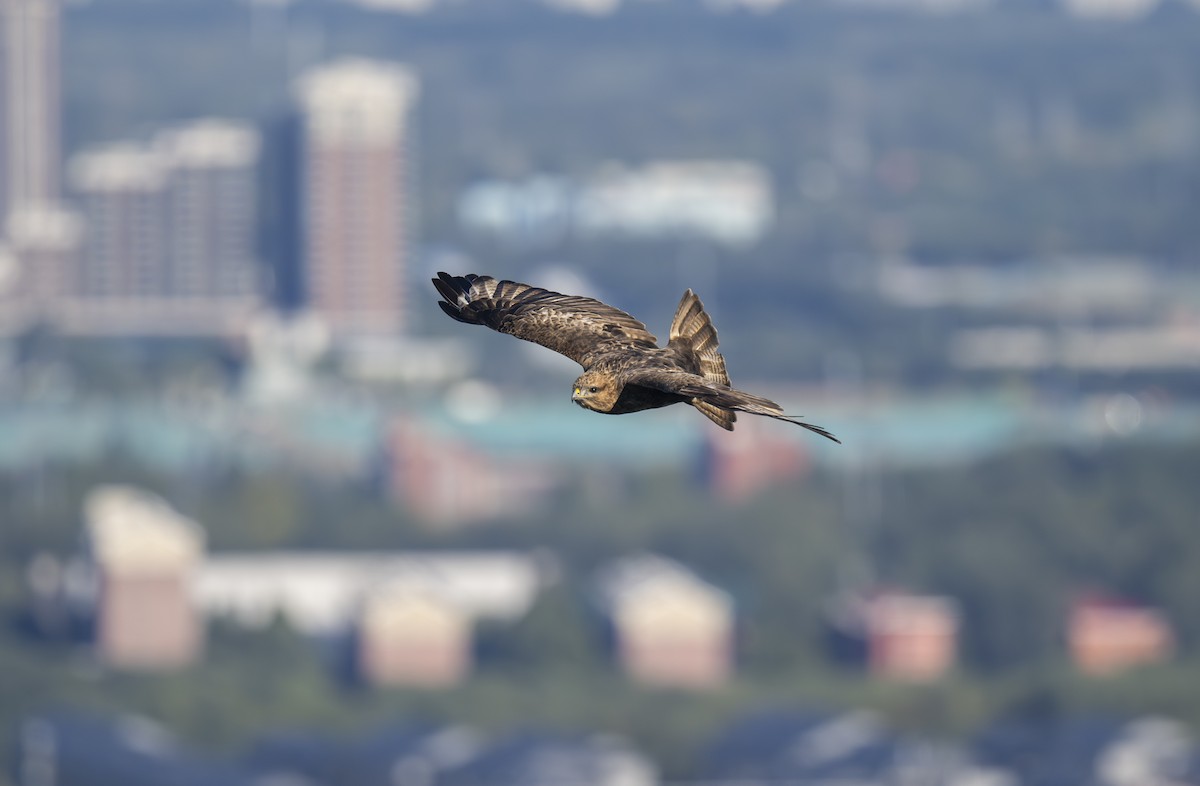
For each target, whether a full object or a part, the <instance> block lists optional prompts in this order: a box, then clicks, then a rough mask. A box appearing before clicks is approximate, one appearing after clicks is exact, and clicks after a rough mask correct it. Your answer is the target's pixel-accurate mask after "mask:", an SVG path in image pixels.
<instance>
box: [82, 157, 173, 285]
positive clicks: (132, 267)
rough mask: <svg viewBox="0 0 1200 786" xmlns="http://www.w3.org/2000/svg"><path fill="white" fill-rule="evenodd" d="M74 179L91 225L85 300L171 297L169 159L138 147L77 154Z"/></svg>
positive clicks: (85, 254)
mask: <svg viewBox="0 0 1200 786" xmlns="http://www.w3.org/2000/svg"><path fill="white" fill-rule="evenodd" d="M68 177H69V179H70V184H71V190H72V191H73V192H74V193H75V195H76V196H77V198H78V201H79V205H80V209H81V210H82V212H83V217H84V220H85V222H86V230H85V231H86V233H87V241H86V242H85V243H84V248H83V251H82V253H81V254H80V259H79V263H80V269H79V294H80V296H81V297H82V298H84V299H89V300H94V299H114V298H117V299H128V300H132V301H137V300H145V299H148V298H156V297H162V296H164V295H166V293H167V291H168V289H167V288H168V278H167V268H166V244H167V228H166V222H165V219H166V199H165V188H166V162H165V161H164V157H163V156H162V155H161V154H160V153H158V152H155V151H153V150H148V149H146V148H144V147H141V146H138V145H133V144H119V145H112V146H109V147H105V148H99V149H95V150H89V151H86V152H83V153H79V154H77V155H76V156H75V157H74V158H72V159H71V163H70V166H69V167H68Z"/></svg>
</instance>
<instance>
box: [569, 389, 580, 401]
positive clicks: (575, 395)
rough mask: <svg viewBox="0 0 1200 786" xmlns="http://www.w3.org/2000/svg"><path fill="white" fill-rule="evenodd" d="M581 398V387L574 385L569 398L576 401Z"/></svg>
mask: <svg viewBox="0 0 1200 786" xmlns="http://www.w3.org/2000/svg"><path fill="white" fill-rule="evenodd" d="M581 398H583V388H581V387H579V386H578V385H576V386H575V389H574V390H572V391H571V400H572V401H578V400H579V399H581Z"/></svg>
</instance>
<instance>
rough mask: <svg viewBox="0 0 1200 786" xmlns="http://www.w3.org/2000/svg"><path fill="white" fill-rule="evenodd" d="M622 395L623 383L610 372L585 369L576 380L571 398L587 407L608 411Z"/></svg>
mask: <svg viewBox="0 0 1200 786" xmlns="http://www.w3.org/2000/svg"><path fill="white" fill-rule="evenodd" d="M620 396H621V384H620V383H619V382H618V381H617V380H616V379H614V378H613V377H612V376H611V375H609V374H603V373H600V372H598V371H585V372H584V373H583V374H582V375H581V376H580V377H579V379H577V380H575V387H574V389H573V390H572V392H571V400H572V401H574V402H575V403H576V404H578V405H579V406H581V407H583V408H585V409H591V410H595V411H596V412H608V411H610V410H611V409H612V408H613V405H614V404H616V403H617V399H618V398H620Z"/></svg>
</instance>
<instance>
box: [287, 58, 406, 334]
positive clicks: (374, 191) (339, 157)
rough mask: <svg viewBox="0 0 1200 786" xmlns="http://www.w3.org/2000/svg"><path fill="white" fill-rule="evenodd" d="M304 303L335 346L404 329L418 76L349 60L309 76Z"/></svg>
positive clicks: (305, 86) (305, 87) (304, 112)
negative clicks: (349, 339) (335, 340)
mask: <svg viewBox="0 0 1200 786" xmlns="http://www.w3.org/2000/svg"><path fill="white" fill-rule="evenodd" d="M297 92H298V98H299V103H300V112H301V118H300V123H301V132H300V145H299V156H300V162H299V163H300V184H301V186H300V187H301V204H300V223H301V229H300V231H301V236H302V238H301V247H302V248H301V255H302V258H303V262H302V268H303V278H304V289H305V295H304V299H305V301H306V303H307V305H308V307H309V308H311V309H312V310H313V311H314V312H315V313H316V314H318V315H319V316H320V317H321V318H322V319H324V320H325V321H326V322H327V323H328V325H329V327H330V329H331V331H332V333H333V335H334V336H335V337H343V338H344V337H355V336H371V335H382V334H388V333H395V332H396V331H399V330H401V329H403V327H404V323H405V321H406V320H405V317H406V313H405V312H406V304H405V294H404V280H405V268H406V266H407V262H408V259H407V257H408V246H409V241H410V227H411V222H410V220H409V214H410V205H409V202H408V194H407V188H406V183H407V182H408V180H409V162H408V156H407V149H408V146H409V144H408V142H409V137H410V125H409V121H408V115H409V111H410V109H411V107H412V105H413V104H414V102H415V101H416V99H417V95H418V92H419V86H418V82H417V79H416V77H415V75H413V73H412V72H411V71H409V70H408V69H407V68H404V67H403V66H400V65H396V64H392V63H384V62H378V61H371V60H361V59H349V60H340V61H336V62H334V63H331V64H329V65H326V66H322V67H320V68H317V69H315V70H313V71H310V72H309V73H307V74H306V75H304V76H302V77H301V79H300V81H299V84H298V90H297Z"/></svg>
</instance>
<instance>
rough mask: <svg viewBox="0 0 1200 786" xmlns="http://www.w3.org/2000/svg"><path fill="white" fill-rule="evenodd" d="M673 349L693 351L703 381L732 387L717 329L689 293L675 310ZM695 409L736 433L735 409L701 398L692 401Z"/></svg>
mask: <svg viewBox="0 0 1200 786" xmlns="http://www.w3.org/2000/svg"><path fill="white" fill-rule="evenodd" d="M672 345H673V346H675V347H677V348H687V349H690V350H691V351H692V352H693V353H695V355H696V359H697V360H698V361H699V364H700V375H701V376H702V377H704V379H706V380H707V381H709V382H715V383H716V384H718V385H725V386H728V385H729V372H728V371H726V370H725V358H724V357H722V355H721V353H720V352H719V351H718V350H717V347H718V343H717V329H716V328H715V327H713V323H712V319H711V318H710V317H709V316H708V312H707V311H705V310H704V304H703V303H702V302H700V298H699V297H697V296H696V293H695V292H693V291H692V290H690V289H689V290H688V291H686V292H684V293H683V297H682V298H681V299H680V301H679V307H678V308H676V309H675V318H674V319H673V320H671V333H670V343H669V344H668V346H672ZM692 406H694V407H695V408H696V409H698V410H699V411H700V412H701V413H702V414H703V415H704V416H705V417H707V418H708V419H709V420H711V421H712V422H713V423H716V424H717V425H718V426H720V427H721V428H723V429H725V430H726V431H733V424H734V423H735V422H736V421H737V413H736V412H734V411H733V410H732V409H729V408H728V407H723V406H720V405H718V404H716V403H713V402H710V401H705V400H704V399H701V398H694V399H692Z"/></svg>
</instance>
